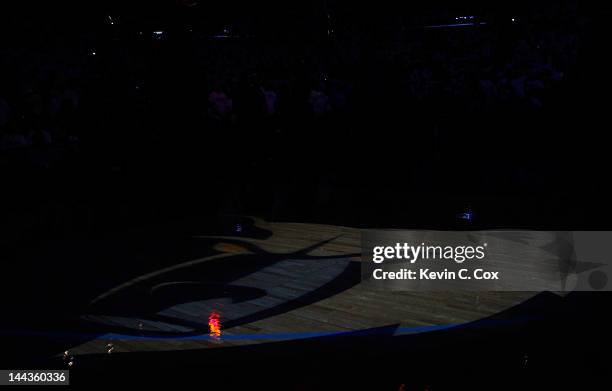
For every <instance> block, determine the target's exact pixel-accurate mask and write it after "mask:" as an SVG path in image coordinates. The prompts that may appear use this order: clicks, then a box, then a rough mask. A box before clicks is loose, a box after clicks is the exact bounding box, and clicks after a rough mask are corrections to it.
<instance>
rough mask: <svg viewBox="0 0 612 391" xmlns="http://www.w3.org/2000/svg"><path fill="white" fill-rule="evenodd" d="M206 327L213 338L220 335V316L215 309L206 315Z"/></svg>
mask: <svg viewBox="0 0 612 391" xmlns="http://www.w3.org/2000/svg"><path fill="white" fill-rule="evenodd" d="M208 329H209V333H208V335H210V336H211V337H213V338H220V337H221V316H220V315H219V313H218V312H217V311H213V312H211V313H210V315H209V316H208Z"/></svg>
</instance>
